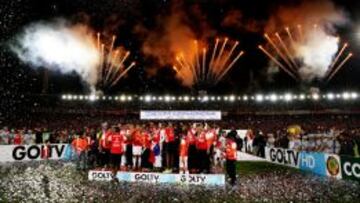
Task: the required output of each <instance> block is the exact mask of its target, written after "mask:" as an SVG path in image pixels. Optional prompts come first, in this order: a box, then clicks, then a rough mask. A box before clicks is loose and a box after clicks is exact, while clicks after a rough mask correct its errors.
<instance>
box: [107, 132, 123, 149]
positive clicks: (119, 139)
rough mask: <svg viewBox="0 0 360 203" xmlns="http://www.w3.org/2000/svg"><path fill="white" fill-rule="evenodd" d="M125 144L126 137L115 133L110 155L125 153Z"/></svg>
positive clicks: (112, 138)
mask: <svg viewBox="0 0 360 203" xmlns="http://www.w3.org/2000/svg"><path fill="white" fill-rule="evenodd" d="M123 144H124V136H123V135H122V134H121V133H113V134H112V135H111V142H110V153H111V154H122V153H123V152H124V149H123Z"/></svg>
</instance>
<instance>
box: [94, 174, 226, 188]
mask: <svg viewBox="0 0 360 203" xmlns="http://www.w3.org/2000/svg"><path fill="white" fill-rule="evenodd" d="M88 178H89V180H97V181H109V180H112V179H113V178H114V176H113V173H112V172H111V171H89V174H88ZM116 178H117V179H118V180H119V181H125V182H144V183H153V184H157V183H175V184H192V185H219V186H224V185H225V175H224V174H166V173H140V172H139V173H136V172H118V173H117V174H116Z"/></svg>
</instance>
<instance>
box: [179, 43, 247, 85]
mask: <svg viewBox="0 0 360 203" xmlns="http://www.w3.org/2000/svg"><path fill="white" fill-rule="evenodd" d="M199 44H200V43H199V42H198V41H197V40H195V41H194V46H193V49H194V53H192V54H186V55H184V53H183V52H181V53H178V54H177V56H176V65H174V66H173V69H174V70H175V71H176V73H177V75H178V77H179V78H181V79H182V80H184V81H185V80H188V79H189V78H190V79H191V81H192V84H193V85H207V86H214V85H216V84H218V83H219V82H220V81H221V80H222V79H223V78H224V77H225V75H226V74H227V73H228V72H229V71H230V70H231V68H233V66H234V65H235V64H236V62H237V61H238V60H239V58H240V57H241V56H242V55H243V54H244V52H243V51H241V50H237V47H238V45H239V42H237V41H235V42H229V39H228V38H224V39H220V38H217V39H216V40H215V43H214V45H213V46H212V47H209V49H207V47H206V46H203V47H199ZM184 51H185V50H184ZM185 56H188V57H185Z"/></svg>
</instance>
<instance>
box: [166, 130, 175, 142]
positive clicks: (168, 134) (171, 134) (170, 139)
mask: <svg viewBox="0 0 360 203" xmlns="http://www.w3.org/2000/svg"><path fill="white" fill-rule="evenodd" d="M165 136H166V137H165V142H173V141H174V140H175V133H174V128H170V127H169V128H166V129H165Z"/></svg>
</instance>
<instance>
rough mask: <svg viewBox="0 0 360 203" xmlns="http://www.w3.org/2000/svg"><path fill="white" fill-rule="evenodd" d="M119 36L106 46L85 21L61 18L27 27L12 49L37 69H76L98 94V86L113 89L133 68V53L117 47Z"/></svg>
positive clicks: (92, 90) (64, 71) (63, 70)
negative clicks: (78, 22)
mask: <svg viewBox="0 0 360 203" xmlns="http://www.w3.org/2000/svg"><path fill="white" fill-rule="evenodd" d="M115 40H116V37H115V36H112V39H111V43H110V45H109V46H106V44H105V43H103V42H102V41H101V35H100V33H97V34H96V35H95V34H94V32H93V30H92V29H91V28H90V27H88V26H87V25H84V24H75V25H72V24H71V23H69V22H67V21H66V20H65V19H61V20H58V21H55V22H49V23H35V24H31V25H30V26H28V27H26V29H25V30H24V32H23V33H22V34H21V35H19V36H18V37H17V40H16V43H13V44H11V45H10V46H11V49H12V50H13V51H14V52H15V53H16V54H17V55H18V57H19V58H20V59H21V60H22V61H24V62H26V63H28V64H30V65H31V66H32V67H34V68H38V67H45V68H47V69H49V70H54V71H60V72H61V73H64V74H67V73H71V72H76V73H77V74H78V75H79V76H80V77H81V78H82V79H83V81H84V82H86V84H87V85H89V87H90V91H91V92H92V93H95V92H96V91H97V90H96V87H99V88H101V89H104V88H111V87H112V86H114V85H115V84H116V83H117V82H118V81H119V80H120V79H121V78H123V77H124V76H125V74H126V73H127V72H128V71H129V70H130V69H131V68H132V67H134V65H135V63H131V64H130V65H128V66H127V67H126V65H125V64H127V63H126V59H127V58H128V57H129V55H130V53H129V52H126V51H125V50H124V49H123V48H121V47H114V44H115Z"/></svg>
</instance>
